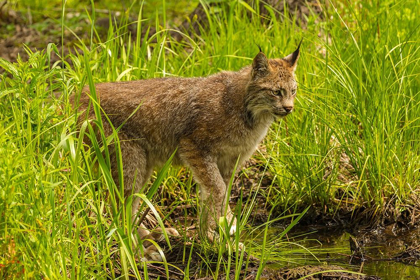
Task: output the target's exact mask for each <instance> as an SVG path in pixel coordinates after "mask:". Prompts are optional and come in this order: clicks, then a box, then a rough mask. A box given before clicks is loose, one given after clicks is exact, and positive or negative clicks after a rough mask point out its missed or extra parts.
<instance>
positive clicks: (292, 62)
mask: <svg viewBox="0 0 420 280" xmlns="http://www.w3.org/2000/svg"><path fill="white" fill-rule="evenodd" d="M302 41H303V38H302V40H300V43H299V45H298V47H297V49H296V50H295V51H294V52H293V53H291V54H289V55H288V56H286V57H285V58H283V60H285V61H287V62H288V63H289V64H290V67H291V68H292V70H293V71H295V70H296V66H297V61H298V59H299V55H300V45H301V44H302Z"/></svg>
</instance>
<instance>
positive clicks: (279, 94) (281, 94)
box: [273, 88, 286, 96]
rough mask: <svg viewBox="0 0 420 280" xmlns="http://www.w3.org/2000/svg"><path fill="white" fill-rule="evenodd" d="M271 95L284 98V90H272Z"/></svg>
mask: <svg viewBox="0 0 420 280" xmlns="http://www.w3.org/2000/svg"><path fill="white" fill-rule="evenodd" d="M273 94H274V95H276V96H284V95H286V90H285V89H284V88H282V89H279V90H273Z"/></svg>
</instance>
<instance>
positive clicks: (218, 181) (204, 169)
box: [179, 143, 227, 241]
mask: <svg viewBox="0 0 420 280" xmlns="http://www.w3.org/2000/svg"><path fill="white" fill-rule="evenodd" d="M183 147H186V148H180V149H179V154H180V157H181V158H182V160H183V161H184V162H185V164H186V165H187V166H188V167H190V169H191V171H192V173H193V176H194V179H195V181H196V182H197V183H198V184H199V186H200V199H201V201H200V203H201V209H200V212H201V213H200V216H199V221H200V231H201V233H202V234H204V235H206V236H207V237H208V238H209V239H210V240H212V241H213V240H214V238H215V232H214V230H215V229H216V227H217V224H218V220H219V218H220V217H221V216H223V214H224V209H225V203H226V191H227V190H226V185H225V182H224V180H223V177H222V175H221V174H220V171H219V168H218V166H217V163H216V161H215V160H214V158H212V157H211V156H210V155H209V154H206V153H205V152H203V151H202V150H199V149H197V148H194V146H193V145H191V144H190V143H188V145H184V146H183Z"/></svg>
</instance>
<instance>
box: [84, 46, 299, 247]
mask: <svg viewBox="0 0 420 280" xmlns="http://www.w3.org/2000/svg"><path fill="white" fill-rule="evenodd" d="M299 48H300V44H299V46H298V48H297V49H296V51H294V52H293V53H291V54H290V55H288V56H286V57H284V58H282V59H267V57H266V56H265V54H264V53H263V52H262V51H261V50H260V52H259V53H258V54H257V55H256V56H255V58H254V59H253V63H252V65H250V66H247V67H245V68H243V69H241V70H239V71H237V72H228V71H223V72H220V73H217V74H214V75H211V76H208V77H204V78H157V79H149V80H138V81H130V82H115V83H101V84H97V85H95V89H96V93H97V95H98V98H99V99H100V106H101V107H102V109H103V111H104V112H105V113H106V114H107V116H108V117H109V119H110V121H111V122H112V124H113V125H114V127H118V126H120V125H121V124H123V123H124V122H125V123H124V124H123V126H122V128H121V129H120V131H119V139H120V142H121V153H122V158H123V167H124V182H125V183H124V186H125V187H126V189H125V195H126V196H129V195H131V194H132V193H135V192H138V191H139V190H140V189H141V187H142V186H143V185H144V184H145V182H147V180H148V179H149V177H150V176H151V174H152V172H153V170H154V169H156V168H159V166H161V165H163V164H164V163H165V162H166V161H167V160H168V158H169V157H170V156H171V154H172V153H173V152H174V151H176V154H175V156H174V159H173V164H175V165H184V166H187V167H189V169H190V170H191V171H192V173H193V178H194V179H195V181H196V182H197V183H198V185H199V187H200V200H201V204H202V206H201V210H200V211H201V213H200V229H201V232H202V233H204V234H205V235H206V236H208V237H209V238H210V240H213V239H214V236H215V229H216V228H217V224H218V220H219V217H221V216H224V212H225V207H227V209H228V211H227V214H226V218H227V220H228V221H229V222H230V223H231V225H232V226H231V231H230V234H233V233H234V232H235V231H236V221H235V219H234V217H233V215H232V212H231V210H230V208H229V206H228V205H226V203H228V202H227V201H226V198H227V185H228V183H229V181H230V178H231V176H232V174H233V173H234V172H236V170H235V166H241V165H243V163H244V162H245V161H246V160H247V159H248V158H249V157H250V156H251V155H252V154H253V153H254V151H255V150H256V148H257V145H258V144H259V143H260V141H261V140H262V139H263V138H264V136H265V135H266V133H267V130H268V128H269V127H270V125H271V123H272V122H273V121H275V120H276V119H277V118H283V117H285V116H287V115H289V114H290V113H291V112H292V111H293V106H294V99H295V96H296V90H297V84H296V81H295V78H294V72H295V69H296V66H297V61H298V58H299ZM84 92H85V93H87V94H82V95H81V97H80V101H79V110H81V111H83V110H85V109H86V108H87V106H88V104H89V102H90V98H89V96H88V94H89V90H88V89H86V90H84ZM90 111H93V110H90ZM133 112H134V113H133ZM85 117H87V118H90V119H92V118H94V115H93V114H92V112H90V113H89V115H87V116H85ZM104 130H105V132H106V134H108V135H109V134H111V133H112V130H111V126H110V125H109V123H107V122H104ZM111 157H112V160H113V161H114V162H115V161H116V159H115V155H111ZM237 163H238V165H237ZM238 169H239V168H238ZM113 176H114V179H115V181H116V182H118V174H116V172H114V174H113ZM134 178H136V179H135V184H134V186H133V183H134ZM133 188H134V189H133ZM133 200H134V201H133V205H132V214H133V217H135V216H136V214H137V209H138V206H139V199H138V198H137V197H136V198H133ZM139 233H140V236H145V235H147V234H149V231H148V230H146V229H143V228H141V229H139Z"/></svg>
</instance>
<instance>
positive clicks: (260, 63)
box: [252, 51, 270, 78]
mask: <svg viewBox="0 0 420 280" xmlns="http://www.w3.org/2000/svg"><path fill="white" fill-rule="evenodd" d="M269 67H270V66H269V65H268V59H267V57H266V56H265V54H264V53H263V52H261V51H260V52H259V53H258V54H257V56H256V57H255V58H254V61H253V62H252V77H253V78H256V77H263V76H265V75H267V74H268V73H269V71H270V70H269Z"/></svg>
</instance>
